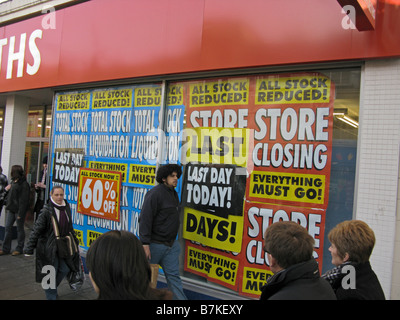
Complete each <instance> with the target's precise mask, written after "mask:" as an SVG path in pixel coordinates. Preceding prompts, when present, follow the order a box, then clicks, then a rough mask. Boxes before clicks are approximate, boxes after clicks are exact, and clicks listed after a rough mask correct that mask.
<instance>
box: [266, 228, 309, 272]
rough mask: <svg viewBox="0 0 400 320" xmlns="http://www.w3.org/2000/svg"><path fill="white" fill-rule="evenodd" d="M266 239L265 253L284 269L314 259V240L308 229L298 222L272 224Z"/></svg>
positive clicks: (267, 231)
mask: <svg viewBox="0 0 400 320" xmlns="http://www.w3.org/2000/svg"><path fill="white" fill-rule="evenodd" d="M264 239H265V240H264V242H265V247H264V249H265V251H266V252H267V253H269V254H271V255H272V256H273V257H274V258H275V260H276V262H277V263H278V265H279V266H280V267H282V268H283V269H286V268H288V267H290V266H292V265H295V264H297V263H300V262H305V261H308V260H310V259H311V258H312V255H313V250H314V239H313V237H311V236H310V235H309V234H308V231H307V230H306V228H304V227H302V226H301V225H299V224H298V223H296V222H293V221H280V222H275V223H273V224H271V225H270V226H269V227H268V228H267V230H266V231H265V236H264Z"/></svg>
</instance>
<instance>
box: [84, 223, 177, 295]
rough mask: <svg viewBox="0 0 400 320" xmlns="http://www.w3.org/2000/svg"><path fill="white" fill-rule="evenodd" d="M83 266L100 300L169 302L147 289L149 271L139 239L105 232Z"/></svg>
mask: <svg viewBox="0 0 400 320" xmlns="http://www.w3.org/2000/svg"><path fill="white" fill-rule="evenodd" d="M86 265H87V267H88V270H89V277H90V280H91V281H92V284H93V287H94V289H95V291H96V292H97V294H98V299H99V300H158V299H168V298H170V297H171V296H172V294H171V293H170V292H169V291H167V290H160V289H153V288H151V287H150V280H151V269H150V264H149V262H148V260H147V258H146V255H145V252H144V250H143V246H142V244H141V242H140V241H139V239H138V238H137V237H136V236H135V235H134V234H133V233H131V232H128V231H116V230H113V231H108V232H106V233H104V234H102V235H101V236H100V237H98V238H97V239H96V240H95V241H94V242H93V243H92V244H91V245H90V247H89V250H88V252H87V255H86Z"/></svg>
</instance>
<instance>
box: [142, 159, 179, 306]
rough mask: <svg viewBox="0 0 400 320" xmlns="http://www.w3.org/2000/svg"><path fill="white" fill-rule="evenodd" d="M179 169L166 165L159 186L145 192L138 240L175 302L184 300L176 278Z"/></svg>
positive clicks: (158, 177) (162, 170) (177, 263)
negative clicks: (160, 270)
mask: <svg viewBox="0 0 400 320" xmlns="http://www.w3.org/2000/svg"><path fill="white" fill-rule="evenodd" d="M181 174H182V169H181V167H180V166H179V165H177V164H167V165H164V166H161V167H160V168H159V169H158V170H157V174H156V181H157V182H158V183H159V184H158V185H157V186H155V187H154V188H153V189H151V190H150V191H149V192H147V193H146V196H145V198H144V201H143V205H142V210H141V213H140V217H139V237H140V240H141V242H142V244H143V248H144V251H145V253H146V256H147V258H148V259H149V260H150V263H152V264H159V265H160V266H161V267H162V268H163V271H164V274H165V277H166V279H167V284H168V287H169V289H170V290H171V291H172V293H173V296H174V299H178V300H186V299H187V298H186V295H185V293H184V292H183V288H182V282H181V278H180V275H179V252H180V244H179V242H178V240H177V234H178V230H179V223H180V222H179V197H178V194H177V192H176V191H175V187H176V186H177V184H178V179H179V177H180V176H181Z"/></svg>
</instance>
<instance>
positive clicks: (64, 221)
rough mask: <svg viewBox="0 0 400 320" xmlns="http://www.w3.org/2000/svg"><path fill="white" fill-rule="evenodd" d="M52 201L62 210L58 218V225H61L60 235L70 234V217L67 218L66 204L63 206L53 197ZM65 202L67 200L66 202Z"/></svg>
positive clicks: (55, 206)
mask: <svg viewBox="0 0 400 320" xmlns="http://www.w3.org/2000/svg"><path fill="white" fill-rule="evenodd" d="M51 203H52V204H53V206H54V208H56V209H57V210H59V211H60V216H59V218H58V225H59V231H60V236H61V237H63V236H66V235H68V232H69V223H68V218H67V211H66V207H67V206H66V204H65V205H63V206H59V205H57V204H56V203H55V202H54V201H53V199H51ZM64 203H65V202H64Z"/></svg>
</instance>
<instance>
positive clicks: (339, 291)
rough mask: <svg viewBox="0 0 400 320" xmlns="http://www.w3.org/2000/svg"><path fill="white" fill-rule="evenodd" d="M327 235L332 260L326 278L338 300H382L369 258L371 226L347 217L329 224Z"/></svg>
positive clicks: (380, 290)
mask: <svg viewBox="0 0 400 320" xmlns="http://www.w3.org/2000/svg"><path fill="white" fill-rule="evenodd" d="M328 239H329V241H330V242H331V246H330V247H329V251H330V252H331V255H332V264H334V265H335V266H336V267H335V268H333V269H332V270H329V271H328V272H326V273H325V274H324V275H322V277H323V278H324V279H326V280H327V281H328V282H329V283H330V284H331V286H332V288H333V290H334V291H335V294H336V297H337V299H338V300H385V295H384V293H383V290H382V287H381V285H380V283H379V280H378V277H377V276H376V274H375V272H374V271H373V270H372V268H371V264H370V262H369V258H370V256H371V253H372V250H373V249H374V246H375V234H374V232H373V230H372V229H371V228H370V227H369V226H368V225H367V224H366V223H365V222H363V221H361V220H349V221H343V222H341V223H339V224H338V225H337V226H336V227H335V228H333V229H332V230H331V231H330V232H329V234H328Z"/></svg>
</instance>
